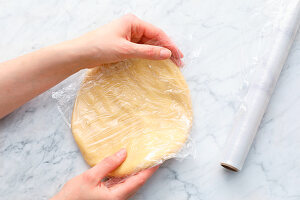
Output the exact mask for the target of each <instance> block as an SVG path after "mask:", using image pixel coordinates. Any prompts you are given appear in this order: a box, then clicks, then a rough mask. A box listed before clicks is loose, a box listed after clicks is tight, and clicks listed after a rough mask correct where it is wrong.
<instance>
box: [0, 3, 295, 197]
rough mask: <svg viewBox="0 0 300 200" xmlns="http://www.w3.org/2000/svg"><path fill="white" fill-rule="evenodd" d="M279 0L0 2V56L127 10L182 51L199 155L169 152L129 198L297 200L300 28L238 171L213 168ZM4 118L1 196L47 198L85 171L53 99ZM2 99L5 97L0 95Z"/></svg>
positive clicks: (268, 39)
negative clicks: (180, 157) (174, 155)
mask: <svg viewBox="0 0 300 200" xmlns="http://www.w3.org/2000/svg"><path fill="white" fill-rule="evenodd" d="M284 3H285V1H284V0H267V1H262V0H254V1H253V0H245V1H238V0H228V1H222V0H201V1H200V0H199V1H197V0H187V1H182V0H174V1H166V0H153V1H134V0H129V1H124V0H111V1H109V0H101V1H100V0H99V1H96V0H91V1H79V0H74V1H67V0H63V1H56V0H49V1H38V0H27V1H17V0H10V1H4V0H0V27H1V28H0V61H5V60H7V59H10V58H13V57H16V56H19V55H22V54H24V53H27V52H31V51H33V50H36V49H39V48H41V47H44V46H47V45H51V44H55V43H58V42H61V41H64V40H67V39H71V38H74V37H76V36H79V35H80V34H82V33H85V32H87V31H89V30H92V29H94V28H96V27H99V26H101V25H103V24H105V23H107V22H109V21H111V20H112V19H114V18H117V17H119V16H122V15H123V14H125V13H128V12H131V13H134V14H136V15H137V16H139V17H140V18H142V19H144V20H147V21H149V22H151V23H153V24H155V25H157V26H159V27H160V28H162V29H164V30H165V31H166V32H167V33H168V34H169V35H170V36H171V37H172V38H173V40H174V41H175V42H176V43H177V44H178V45H179V47H180V48H181V50H182V51H183V52H184V54H185V60H184V61H185V63H186V67H185V68H184V69H183V74H184V76H185V78H186V80H187V82H188V84H189V87H190V89H191V94H192V101H193V109H194V117H195V120H194V126H193V131H192V137H193V139H194V141H195V144H196V145H195V146H196V147H195V148H196V150H197V156H196V157H195V158H191V157H189V158H187V159H184V160H182V161H177V160H174V159H173V160H169V161H167V162H166V163H164V165H163V166H162V167H161V168H160V169H159V170H158V172H157V173H156V174H155V175H154V176H153V177H152V179H151V180H150V181H149V182H147V184H146V185H145V186H144V187H143V188H142V189H141V190H140V191H139V192H138V193H137V194H136V195H135V196H134V197H133V199H136V200H140V199H146V200H147V199H149V200H150V199H151V200H153V199H154V200H155V199H170V200H171V199H172V200H173V199H176V200H177V199H178V200H181V199H183V200H185V199H189V200H195V199H205V200H210V199H211V200H219V199H220V200H223V199H224V200H229V199H230V200H232V199H272V200H273V199H275V200H277V199H287V200H296V199H300V189H299V185H300V159H299V158H300V135H299V134H298V133H299V131H300V123H299V113H300V86H299V85H300V79H299V76H300V68H299V66H300V35H299V34H298V35H297V37H296V40H295V42H294V45H293V47H292V49H291V52H290V55H289V57H288V61H287V63H286V65H285V67H284V69H283V71H282V73H281V77H280V79H279V82H278V84H277V87H276V90H275V93H274V95H273V97H272V99H271V102H270V105H269V107H268V110H267V113H266V114H265V117H264V119H263V122H262V124H261V126H260V129H259V132H258V134H257V137H256V139H255V141H254V144H253V147H252V149H251V150H250V153H249V155H248V159H247V161H246V163H245V166H244V169H243V171H242V172H240V173H232V172H229V171H226V170H224V169H223V168H221V167H220V166H219V158H220V154H221V151H222V147H223V145H224V143H225V139H226V137H227V134H228V133H229V131H230V128H231V126H232V124H233V123H234V114H235V112H236V111H237V109H238V106H239V104H240V97H241V96H242V95H243V91H244V88H245V79H247V77H248V75H249V73H250V72H251V70H252V69H253V68H255V66H256V65H257V63H259V62H260V61H261V58H262V57H264V56H268V52H269V49H270V48H272V41H273V40H274V38H273V37H272V34H270V33H271V32H270V30H271V28H272V24H274V23H278V21H276V20H278V16H279V15H280V14H282V13H280V7H281V6H284ZM64 84H65V83H61V84H60V85H58V86H56V87H55V88H53V89H51V90H49V91H47V92H45V93H44V94H42V95H40V96H38V97H36V98H35V99H33V100H32V101H30V102H28V103H27V104H26V105H24V106H22V107H21V108H19V109H18V110H16V111H15V112H13V113H12V114H10V115H8V116H7V117H5V118H4V119H2V120H0V199H5V200H6V199H8V200H10V199H48V198H49V197H51V196H53V195H54V194H55V193H56V192H58V191H59V189H60V188H61V187H62V185H63V184H64V183H65V182H66V181H67V180H69V179H70V178H71V177H73V176H75V175H77V174H80V173H81V172H83V171H85V170H86V169H88V166H87V164H86V163H85V162H84V160H83V159H82V157H81V155H80V152H79V150H78V148H77V146H76V144H75V142H74V140H73V138H72V135H71V132H70V130H69V127H68V126H67V125H66V123H65V122H64V121H63V118H62V116H61V115H60V113H59V111H58V109H57V105H56V101H55V100H54V99H52V98H51V93H52V91H55V90H57V89H58V88H61V87H63V86H64ZM0 98H3V97H0Z"/></svg>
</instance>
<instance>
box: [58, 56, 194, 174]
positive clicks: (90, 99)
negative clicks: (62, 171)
mask: <svg viewBox="0 0 300 200" xmlns="http://www.w3.org/2000/svg"><path fill="white" fill-rule="evenodd" d="M77 78H78V80H80V79H82V75H77ZM78 82H80V81H78ZM78 82H72V83H71V84H69V85H68V86H67V87H65V88H63V89H62V90H59V91H57V92H54V93H53V97H54V98H56V99H57V100H58V104H59V108H60V111H61V112H62V113H63V114H64V116H65V120H66V121H67V123H68V124H71V127H72V132H73V136H74V138H75V140H76V142H77V144H78V146H79V148H80V150H81V152H82V155H83V157H84V158H85V160H86V161H87V163H88V164H89V165H90V166H94V165H95V164H97V163H98V162H100V161H101V160H102V159H103V158H105V157H107V156H109V155H111V154H113V153H115V152H117V151H119V150H120V149H121V148H126V150H127V158H126V160H125V162H124V163H123V164H122V165H121V166H120V167H119V168H118V169H117V170H115V171H114V172H112V173H111V174H109V175H110V176H113V177H123V176H127V175H130V174H133V173H135V172H138V171H140V170H142V169H145V168H149V167H153V166H155V165H157V164H160V163H162V162H163V161H165V160H166V159H169V158H174V157H180V158H181V157H184V156H186V155H188V154H189V153H190V150H189V149H190V148H191V143H190V142H188V140H189V132H190V129H191V126H192V107H191V100H190V93H189V89H188V86H187V84H186V82H185V80H184V78H183V76H182V74H181V72H180V70H179V68H178V67H177V66H176V65H175V64H174V63H173V62H172V61H171V60H163V61H152V60H142V59H130V60H124V61H121V62H118V63H115V64H109V65H104V66H100V67H96V68H93V69H90V70H88V71H87V73H86V75H84V79H83V81H82V84H81V85H80V87H78V86H79V85H78ZM78 89H79V90H78ZM77 90H78V93H77ZM76 93H77V98H76V101H75V103H74V109H73V115H72V120H71V123H70V121H69V116H70V114H71V110H72V109H71V108H73V102H74V99H75V94H76ZM66 115H67V116H66Z"/></svg>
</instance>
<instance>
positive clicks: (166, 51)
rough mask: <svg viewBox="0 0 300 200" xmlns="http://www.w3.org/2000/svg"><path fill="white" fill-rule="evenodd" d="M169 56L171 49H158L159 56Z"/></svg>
mask: <svg viewBox="0 0 300 200" xmlns="http://www.w3.org/2000/svg"><path fill="white" fill-rule="evenodd" d="M170 56H171V51H170V50H168V49H161V50H160V57H161V58H169V57H170Z"/></svg>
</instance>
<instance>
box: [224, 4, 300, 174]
mask: <svg viewBox="0 0 300 200" xmlns="http://www.w3.org/2000/svg"><path fill="white" fill-rule="evenodd" d="M287 4H288V5H287V6H286V9H285V10H284V11H282V12H283V15H281V17H284V18H283V19H281V20H280V24H274V26H275V27H276V26H277V28H276V30H277V31H276V39H275V41H274V43H273V47H272V49H270V54H269V55H270V56H269V57H268V59H266V62H262V64H261V65H260V66H257V69H256V71H255V73H254V74H253V77H252V79H251V80H250V84H249V88H248V92H247V94H246V95H245V97H244V100H243V102H242V104H241V106H240V108H239V110H238V112H237V114H236V118H235V121H234V123H233V124H234V125H233V127H232V130H231V133H230V134H229V136H228V138H227V141H226V144H225V147H224V151H223V152H224V154H223V156H222V160H221V162H220V164H221V166H223V167H225V168H227V169H230V170H232V171H236V172H237V171H240V170H241V169H242V168H243V165H244V162H245V160H246V157H247V154H248V152H249V150H250V148H251V144H252V142H253V139H254V137H255V135H256V132H257V130H258V127H259V125H260V122H261V120H262V118H263V115H264V113H265V111H266V108H267V106H268V103H269V100H270V98H271V95H272V93H273V91H274V88H275V86H276V82H277V80H278V78H279V75H280V72H281V70H282V68H283V66H284V64H285V61H286V59H287V56H288V53H289V51H290V48H291V46H292V44H293V41H294V39H295V36H296V33H297V31H298V29H299V23H300V1H298V0H297V1H289V2H287Z"/></svg>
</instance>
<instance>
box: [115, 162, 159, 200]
mask: <svg viewBox="0 0 300 200" xmlns="http://www.w3.org/2000/svg"><path fill="white" fill-rule="evenodd" d="M158 168H159V166H156V167H152V168H149V169H146V170H144V171H141V172H139V173H138V174H137V175H134V176H131V177H129V178H128V179H126V180H125V182H123V183H121V184H118V185H115V186H113V187H112V188H111V192H112V193H116V195H118V196H121V197H123V198H129V197H130V196H131V195H133V194H134V193H136V191H137V190H138V189H139V188H140V187H142V186H143V185H144V183H146V181H147V180H148V179H149V178H150V177H151V176H152V175H153V174H154V172H155V171H156V170H157V169H158Z"/></svg>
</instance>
